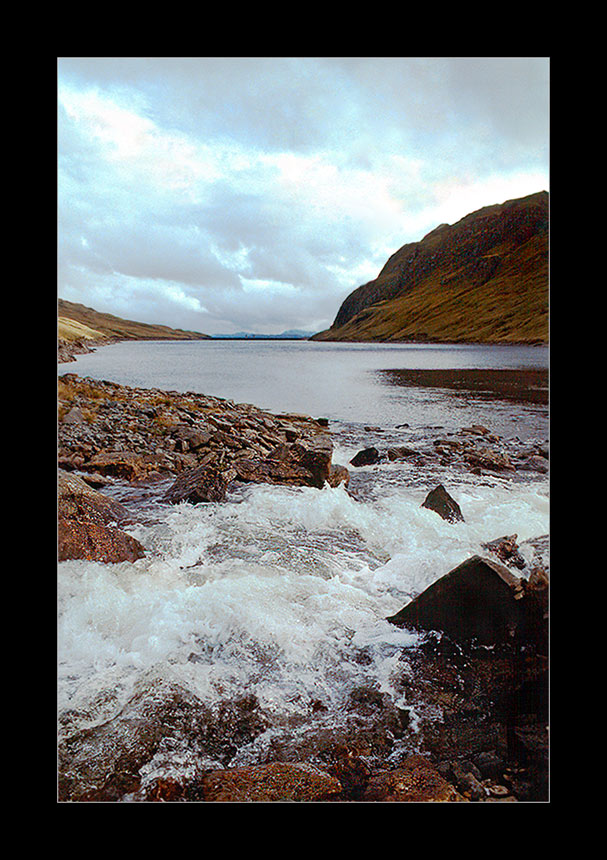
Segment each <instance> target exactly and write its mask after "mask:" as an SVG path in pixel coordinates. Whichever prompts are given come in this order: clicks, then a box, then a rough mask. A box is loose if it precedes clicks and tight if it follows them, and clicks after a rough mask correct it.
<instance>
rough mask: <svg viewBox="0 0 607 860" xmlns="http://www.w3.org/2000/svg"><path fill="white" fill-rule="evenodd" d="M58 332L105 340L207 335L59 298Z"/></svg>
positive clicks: (67, 337)
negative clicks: (121, 316)
mask: <svg viewBox="0 0 607 860" xmlns="http://www.w3.org/2000/svg"><path fill="white" fill-rule="evenodd" d="M57 315H58V320H57V336H58V339H59V340H60V341H75V340H82V339H86V340H97V341H99V340H104V339H106V338H117V339H119V340H203V339H206V338H208V337H209V335H208V334H202V333H201V332H198V331H183V330H182V329H174V328H169V326H166V325H154V324H150V323H142V322H135V321H134V320H125V319H121V318H120V317H116V316H113V314H105V313H101V312H100V311H96V310H93V308H87V307H86V306H85V305H80V304H76V303H75V302H68V301H66V300H65V299H58V302H57Z"/></svg>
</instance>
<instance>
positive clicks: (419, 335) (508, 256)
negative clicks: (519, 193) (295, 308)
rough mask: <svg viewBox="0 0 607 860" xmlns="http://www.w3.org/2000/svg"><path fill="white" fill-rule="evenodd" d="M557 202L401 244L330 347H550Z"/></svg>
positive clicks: (532, 203) (471, 219)
mask: <svg viewBox="0 0 607 860" xmlns="http://www.w3.org/2000/svg"><path fill="white" fill-rule="evenodd" d="M548 233H549V195H548V192H547V191H540V192H537V193H536V194H531V195H527V196H526V197H521V198H516V199H513V200H507V201H505V202H504V203H502V204H494V205H491V206H485V207H483V208H481V209H479V210H476V211H475V212H471V213H469V214H468V215H466V216H464V217H463V218H461V219H460V220H459V221H457V222H456V223H455V224H453V225H449V224H440V225H439V226H438V227H436V228H434V229H433V230H431V231H430V232H429V233H427V234H426V235H425V236H424V237H423V239H421V240H420V241H419V242H411V243H408V244H406V245H403V246H402V247H401V248H400V249H398V250H397V251H396V252H395V253H394V254H392V255H391V256H390V257H389V259H388V260H387V262H386V264H385V265H384V267H383V268H382V269H381V271H380V273H379V274H378V276H377V278H375V279H374V280H372V281H369V282H367V283H366V284H363V285H361V286H360V287H357V288H356V289H355V290H353V291H352V292H351V293H350V294H349V295H348V296H347V297H346V299H345V300H344V301H343V303H342V305H341V307H340V308H339V310H338V312H337V315H336V317H335V320H334V322H333V324H332V326H331V327H330V328H329V329H327V330H325V331H323V332H318V333H317V334H315V335H313V336H312V338H311V340H325V341H331V340H336V341H381V342H383V341H388V342H389V341H408V342H428V341H432V342H444V343H466V342H484V343H547V342H548V338H549V320H548V301H549V293H548V282H549V265H548V238H549V236H548Z"/></svg>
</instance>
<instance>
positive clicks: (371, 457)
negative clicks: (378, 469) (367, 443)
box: [350, 447, 379, 466]
mask: <svg viewBox="0 0 607 860" xmlns="http://www.w3.org/2000/svg"><path fill="white" fill-rule="evenodd" d="M378 462H379V451H378V450H377V448H373V447H371V448H363V450H362V451H359V452H358V454H355V455H354V457H352V459H351V460H350V463H351V464H352V466H371V465H373V463H378Z"/></svg>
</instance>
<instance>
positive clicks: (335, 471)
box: [327, 463, 350, 487]
mask: <svg viewBox="0 0 607 860" xmlns="http://www.w3.org/2000/svg"><path fill="white" fill-rule="evenodd" d="M327 483H328V485H329V486H330V487H338V486H339V485H340V484H343V485H344V486H345V487H347V486H348V484H349V483H350V473H349V472H348V470H347V469H346V467H345V466H340V465H338V464H337V463H334V464H332V465H331V467H330V468H329V477H328V478H327Z"/></svg>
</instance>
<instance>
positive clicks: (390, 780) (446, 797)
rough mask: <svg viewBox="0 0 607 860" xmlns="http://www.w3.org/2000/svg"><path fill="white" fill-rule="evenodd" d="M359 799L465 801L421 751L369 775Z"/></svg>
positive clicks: (417, 801) (435, 801) (370, 800)
mask: <svg viewBox="0 0 607 860" xmlns="http://www.w3.org/2000/svg"><path fill="white" fill-rule="evenodd" d="M362 800H363V801H365V802H373V801H380V802H382V803H386V802H388V803H390V802H392V803H395V802H396V803H403V802H405V803H407V802H408V803H453V802H466V798H464V797H462V795H461V794H459V793H458V792H457V791H456V789H455V788H454V787H453V786H452V785H450V784H449V783H448V782H447V780H446V779H444V778H443V777H442V776H441V774H440V773H439V772H438V771H437V770H436V768H435V767H434V766H433V765H432V764H430V762H429V761H428V759H426V758H424V757H423V756H421V755H411V756H409V757H408V758H406V759H405V761H404V762H403V763H402V765H401V766H400V767H398V768H396V770H390V771H383V772H379V773H377V774H374V775H373V776H371V778H370V780H369V782H368V785H367V788H366V790H365V793H364V795H363V798H362Z"/></svg>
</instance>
